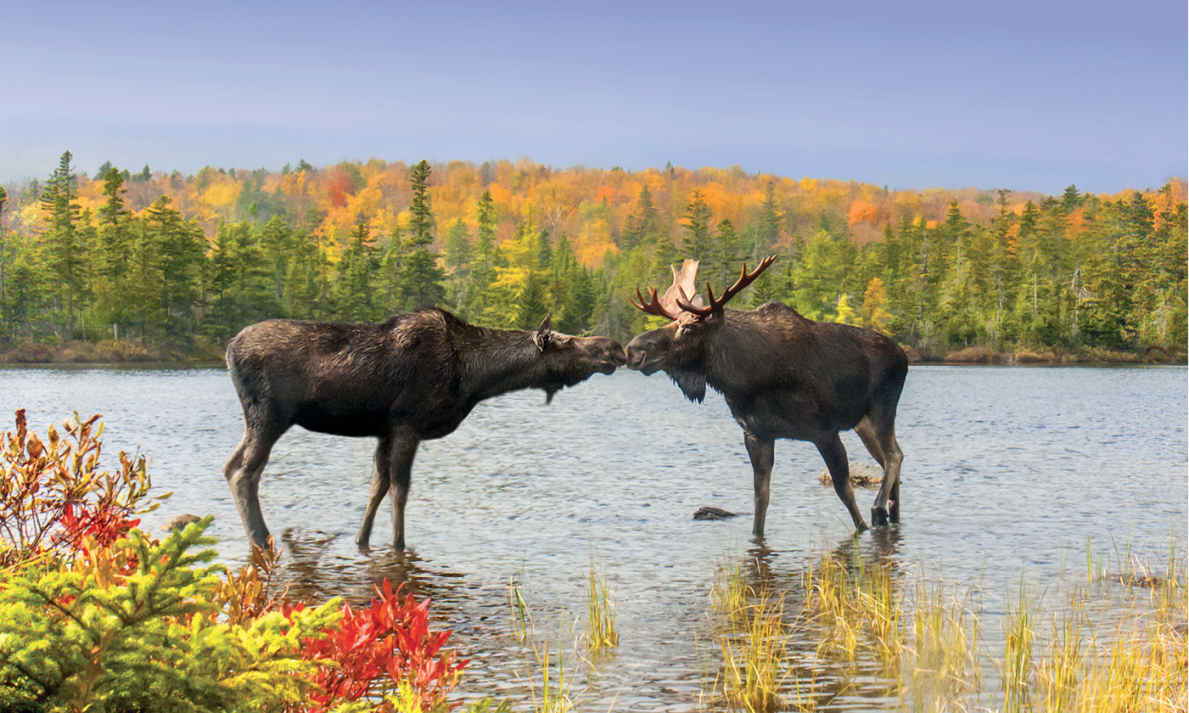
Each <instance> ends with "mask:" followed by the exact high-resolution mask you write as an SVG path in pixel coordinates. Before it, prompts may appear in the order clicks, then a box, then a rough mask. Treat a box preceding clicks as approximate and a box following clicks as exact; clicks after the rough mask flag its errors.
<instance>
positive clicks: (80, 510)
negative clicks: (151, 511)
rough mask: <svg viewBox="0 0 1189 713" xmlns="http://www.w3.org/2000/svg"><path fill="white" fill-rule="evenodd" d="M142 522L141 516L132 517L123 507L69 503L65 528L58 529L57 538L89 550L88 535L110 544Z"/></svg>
mask: <svg viewBox="0 0 1189 713" xmlns="http://www.w3.org/2000/svg"><path fill="white" fill-rule="evenodd" d="M139 524H140V518H130V517H128V514H127V512H126V511H124V510H122V509H118V508H114V507H111V506H108V507H96V508H92V507H88V506H87V505H86V504H84V503H78V504H72V503H66V505H65V506H63V508H62V517H61V519H60V525H61V527H62V531H61V532H59V533H57V538H58V539H59V540H60V541H61V542H63V543H64V544H66V545H68V546H69V547H70V548H71V549H72V550H80V551H82V552H86V546H85V545H86V540H87V539H88V538H91V539H94V540H95V542H96V543H98V544H99V545H101V546H103V547H107V546H109V545H111V543H113V542H115V541H116V540H118V539H120V538H121V537H123V536H124V535H127V534H128V531H129V530H131V529H132V528H134V527H136V526H137V525H139Z"/></svg>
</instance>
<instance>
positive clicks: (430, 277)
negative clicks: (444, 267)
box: [401, 160, 446, 310]
mask: <svg viewBox="0 0 1189 713" xmlns="http://www.w3.org/2000/svg"><path fill="white" fill-rule="evenodd" d="M429 175H430V167H429V164H428V163H427V162H425V161H424V160H423V161H420V162H418V163H417V165H415V166H413V168H411V169H409V183H410V184H411V187H412V190H413V200H412V202H411V203H410V204H409V214H410V218H409V232H408V236H407V237H406V238H405V243H404V247H405V251H406V257H405V259H404V264H403V266H402V271H401V273H402V280H401V283H402V285H401V286H402V290H401V291H402V293H403V296H404V306H405V309H406V310H409V309H417V308H419V307H428V306H431V305H436V304H441V303H442V302H443V301H445V299H446V288H445V287H443V286H442V281H443V279H444V275H443V274H442V271H441V269H440V268H439V267H438V264H437V261H438V256H437V254H436V253H434V252H432V250H431V248H432V246H433V226H434V219H433V211H432V209H431V207H430V199H429Z"/></svg>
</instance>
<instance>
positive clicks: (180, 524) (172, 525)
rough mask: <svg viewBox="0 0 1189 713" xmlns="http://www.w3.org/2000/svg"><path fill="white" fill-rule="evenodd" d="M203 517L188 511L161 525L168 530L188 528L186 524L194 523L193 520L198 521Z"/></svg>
mask: <svg viewBox="0 0 1189 713" xmlns="http://www.w3.org/2000/svg"><path fill="white" fill-rule="evenodd" d="M201 519H202V518H200V517H198V516H197V515H191V514H189V513H186V514H184V515H178V516H177V517H175V518H174V519H172V520H170V521H169V522H167V523H165V524H164V525H162V526H161V529H162V530H165V531H166V532H172V531H174V530H184V529H186V525H189V524H190V523H193V522H198V521H199V520H201Z"/></svg>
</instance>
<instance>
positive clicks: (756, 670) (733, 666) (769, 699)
mask: <svg viewBox="0 0 1189 713" xmlns="http://www.w3.org/2000/svg"><path fill="white" fill-rule="evenodd" d="M718 645H719V649H720V651H721V654H722V671H721V673H720V674H719V677H718V680H717V681H716V682H715V686H714V688H715V692H716V693H717V694H718V695H719V696H720V697H721V701H722V703H723V704H725V707H727V708H728V709H729V710H743V711H747V712H748V713H768V712H769V711H774V710H777V709H778V708H781V707H782V703H781V698H780V696H779V695H778V692H779V691H781V690H782V687H783V685H784V682H785V680H786V679H787V678H788V676H789V670H790V669H789V663H788V633H787V631H786V629H785V624H784V599H783V597H778V598H771V597H769V596H768V595H766V594H761V595H759V596H758V597H757V598H756V599H755V601H754V602H752V603H751V604H750V605H748V606H747V607H746V613H745V614H743V620H742V625H741V626H734V627H729V628H728V630H727V631H725V632H723V633H722V634H720V635H719V637H718Z"/></svg>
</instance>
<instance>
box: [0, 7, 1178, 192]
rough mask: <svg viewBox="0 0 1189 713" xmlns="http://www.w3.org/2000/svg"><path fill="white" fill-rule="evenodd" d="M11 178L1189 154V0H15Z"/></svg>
mask: <svg viewBox="0 0 1189 713" xmlns="http://www.w3.org/2000/svg"><path fill="white" fill-rule="evenodd" d="M0 18H2V22H0V67H4V68H5V70H6V71H4V72H2V73H0V77H3V88H2V89H0V95H2V96H4V100H3V101H0V180H12V179H19V178H25V177H31V176H38V177H41V176H45V175H48V174H49V172H50V171H51V170H52V169H53V167H54V166H55V165H56V162H57V156H58V155H59V154H60V153H61V152H62V151H63V150H64V149H70V150H71V151H72V152H73V153H74V155H75V157H76V164H77V166H78V168H79V170H82V171H86V172H91V171H94V170H95V168H96V167H97V166H98V165H99V164H101V163H102V162H103V161H105V160H110V161H112V162H113V163H115V164H116V165H118V166H121V167H128V168H132V169H134V170H135V169H139V168H140V167H141V166H143V165H144V164H145V163H148V164H150V165H151V166H152V167H154V168H157V169H167V170H172V169H178V170H181V171H183V172H193V171H196V170H198V169H199V168H201V167H202V166H204V165H208V164H210V165H214V166H219V167H226V168H230V167H237V168H258V167H265V168H273V169H276V168H280V167H281V166H282V165H283V164H285V163H296V162H297V160H298V159H300V158H305V159H306V160H307V161H310V162H311V163H314V164H315V165H324V164H329V163H334V162H337V161H340V160H344V159H361V160H362V159H367V158H370V157H373V156H374V157H378V158H382V159H387V160H405V161H415V160H418V159H421V158H427V159H430V160H452V159H459V160H469V161H475V162H479V161H483V160H487V159H501V158H508V159H516V158H520V157H528V158H532V159H534V160H536V161H539V162H542V163H546V164H549V165H553V166H556V167H559V168H561V167H567V166H572V165H578V164H581V165H586V166H591V167H604V168H608V167H611V166H616V165H618V166H623V167H624V168H628V169H641V168H647V167H653V166H655V167H661V166H664V165H665V163H666V162H667V161H671V162H672V163H674V164H676V165H681V166H686V167H690V168H696V167H699V166H730V165H735V164H738V165H739V166H741V167H742V168H743V169H744V170H747V171H753V172H755V171H759V172H769V173H775V174H779V175H788V176H793V177H798V178H799V177H802V176H810V177H816V178H838V179H854V180H858V181H864V182H870V183H875V184H878V185H887V186H889V187H891V188H926V187H934V186H936V187H962V186H978V187H982V188H997V187H1008V188H1014V189H1020V190H1039V191H1044V192H1047V193H1057V192H1060V191H1061V190H1062V189H1063V188H1064V187H1065V186H1066V185H1069V184H1070V183H1074V184H1076V185H1078V187H1079V188H1081V189H1083V190H1090V191H1098V192H1114V191H1117V190H1121V189H1123V188H1144V187H1149V186H1151V187H1156V186H1159V185H1161V184H1162V183H1163V182H1164V181H1165V180H1166V179H1167V178H1169V177H1170V176H1182V177H1183V176H1185V174H1186V161H1187V159H1186V156H1187V152H1189V148H1187V141H1186V136H1187V133H1189V120H1187V115H1186V105H1187V101H1189V100H1187V89H1186V87H1187V82H1189V78H1187V72H1186V67H1187V55H1186V22H1187V18H1186V3H1185V0H1160V1H1150V0H1137V1H1133V2H1128V3H1113V4H1110V5H1096V4H1094V3H1087V2H1077V3H1074V2H1065V1H1064V0H1062V1H1061V2H1043V1H1040V0H1033V1H1032V2H1017V1H1016V0H1006V1H1003V2H993V3H990V2H989V3H978V4H974V3H966V2H961V1H960V0H954V1H953V2H908V3H894V2H880V3H868V2H817V3H813V4H800V3H795V2H778V3H735V4H730V3H716V4H704V3H696V2H694V3H690V2H686V3H658V2H649V1H647V0H644V1H641V2H634V3H620V2H603V3H592V2H586V3H581V4H578V3H563V2H558V3H546V2H540V3H536V2H534V3H523V2H522V3H506V4H504V6H502V7H501V6H498V4H497V3H491V2H484V3H460V2H449V1H441V2H418V3H403V2H389V3H363V2H343V3H335V2H317V3H314V2H309V1H308V0H295V1H293V2H289V3H267V4H265V3H254V2H250V1H246V0H241V1H240V2H235V3H228V2H222V0H207V1H206V2H187V3H169V2H158V3H129V2H121V1H120V0H114V1H113V2H110V3H109V2H103V3H95V2H54V1H53V0H48V1H47V2H42V3H28V2H12V0H0Z"/></svg>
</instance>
